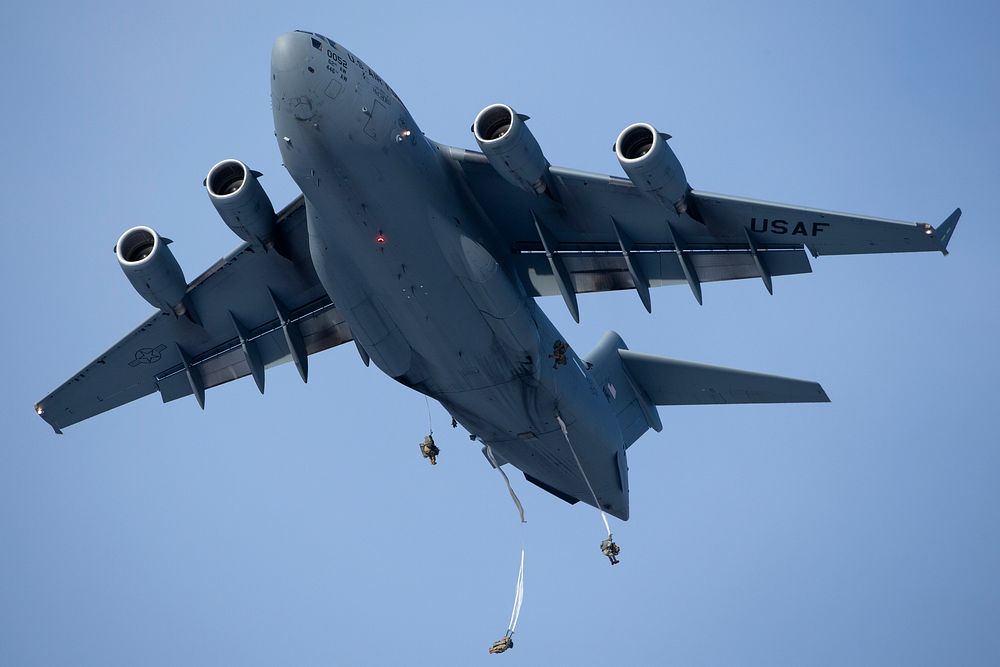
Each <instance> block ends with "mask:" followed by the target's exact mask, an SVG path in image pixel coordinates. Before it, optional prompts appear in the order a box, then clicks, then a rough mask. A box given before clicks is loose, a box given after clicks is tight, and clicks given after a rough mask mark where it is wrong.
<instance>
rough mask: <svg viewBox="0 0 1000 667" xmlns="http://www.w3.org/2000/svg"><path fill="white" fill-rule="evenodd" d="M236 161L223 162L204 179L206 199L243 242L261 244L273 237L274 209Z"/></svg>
mask: <svg viewBox="0 0 1000 667" xmlns="http://www.w3.org/2000/svg"><path fill="white" fill-rule="evenodd" d="M258 176H260V172H256V171H252V170H251V169H249V168H248V167H247V166H246V165H245V164H243V163H242V162H240V161H239V160H223V161H222V162H219V163H218V164H216V165H215V166H214V167H212V168H211V169H210V170H209V172H208V176H206V177H205V188H206V189H207V190H208V197H209V199H211V200H212V204H214V205H215V210H216V211H218V212H219V215H220V216H222V219H223V220H224V221H225V222H226V224H227V225H229V228H230V229H231V230H233V232H235V233H236V235H237V236H239V237H240V238H241V239H243V240H244V241H247V242H248V243H258V244H260V245H263V244H264V242H265V241H268V240H269V239H270V238H271V236H272V235H273V234H274V229H275V217H274V206H272V205H271V200H270V199H269V198H268V196H267V193H266V192H264V188H262V187H261V185H260V182H259V181H258V180H257V177H258Z"/></svg>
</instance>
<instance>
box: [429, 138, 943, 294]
mask: <svg viewBox="0 0 1000 667" xmlns="http://www.w3.org/2000/svg"><path fill="white" fill-rule="evenodd" d="M439 149H440V150H441V151H442V152H443V153H444V154H445V155H447V156H448V157H449V158H450V159H451V161H452V164H453V165H454V166H455V169H456V171H457V172H458V173H459V174H460V175H461V176H462V178H463V180H464V181H465V183H466V184H467V185H468V188H469V191H470V192H471V194H472V195H473V196H474V197H475V199H476V200H477V201H478V202H479V204H480V206H481V207H482V209H483V211H484V212H485V213H486V215H487V216H488V217H489V218H490V219H491V220H492V221H493V223H494V224H495V226H496V227H497V229H498V230H499V232H500V234H501V235H502V236H503V237H504V238H505V239H507V241H508V242H509V243H510V248H511V251H512V255H511V261H512V263H513V265H514V268H515V271H516V272H517V273H518V274H519V275H520V276H521V277H522V280H523V282H524V284H525V286H526V289H528V291H529V292H532V290H533V294H534V295H535V296H538V295H547V294H556V293H558V292H557V291H553V288H554V287H556V286H557V284H556V283H555V282H554V281H553V280H552V276H551V271H550V269H548V268H547V267H546V266H545V265H544V264H545V263H546V261H545V258H544V256H543V257H542V258H541V260H539V259H538V258H535V257H532V256H531V255H532V254H534V253H535V252H538V251H541V250H542V249H543V248H542V243H541V242H540V240H539V238H538V234H537V231H536V226H535V224H534V223H533V219H535V218H537V219H538V220H540V221H541V222H542V223H543V224H544V226H545V228H546V229H547V230H548V232H549V234H550V236H551V239H550V241H551V244H552V245H553V247H552V248H551V250H552V251H554V252H556V253H558V255H559V256H560V259H561V262H562V263H563V264H564V265H565V266H566V267H567V269H568V270H569V272H570V274H571V276H572V282H573V284H574V285H575V287H576V291H577V292H582V293H585V292H596V291H605V290H617V289H631V288H632V287H633V279H632V277H631V276H630V275H629V274H628V267H627V266H626V264H625V262H624V260H623V259H622V258H620V257H611V258H604V257H599V255H601V254H607V255H616V254H617V255H619V256H620V253H621V249H622V248H621V245H620V242H621V238H622V237H625V238H628V239H629V244H630V246H631V247H630V248H629V250H630V251H632V250H634V251H636V252H638V253H641V255H645V253H652V254H654V255H655V256H654V258H652V259H651V258H649V257H645V256H641V255H640V259H639V263H640V264H641V265H642V268H643V270H647V269H648V271H647V272H646V273H644V274H643V275H645V277H646V278H647V279H648V281H649V284H650V286H658V285H673V284H682V283H689V284H691V283H692V281H689V280H687V279H686V278H685V276H684V275H683V271H682V269H681V266H680V262H679V261H678V256H677V253H676V252H675V249H676V247H677V246H678V245H679V246H680V248H681V251H682V252H683V256H684V257H689V254H688V253H694V254H691V255H690V259H691V265H693V267H694V273H696V274H697V281H696V282H712V281H719V280H737V279H741V278H755V277H761V278H763V279H764V284H765V285H766V286H767V287H768V290H769V291H770V290H771V286H770V276H778V275H789V274H795V273H808V272H810V271H811V269H810V268H809V266H808V260H807V259H806V257H805V255H804V253H802V252H799V253H798V254H781V255H778V254H777V253H778V252H779V251H802V250H803V249H808V250H809V251H810V252H811V253H812V254H813V255H814V256H819V255H842V254H867V253H891V252H918V251H929V250H935V251H940V252H946V246H947V243H948V241H949V240H950V238H951V235H952V233H953V231H954V229H955V224H956V223H957V221H958V216H959V215H960V214H961V211H959V210H957V209H956V211H955V212H954V213H953V214H952V215H951V216H950V217H949V218H948V219H947V220H945V222H943V223H942V224H941V225H939V226H938V227H937V228H934V227H933V226H931V225H929V224H926V223H916V222H904V221H898V220H887V219H883V218H873V217H866V216H858V215H851V214H847V213H836V212H833V211H822V210H819V209H811V208H805V207H798V206H789V205H785V204H775V203H772V202H765V201H758V200H753V199H744V198H740V197H733V196H729V195H719V194H712V193H707V192H698V191H692V192H690V193H689V195H688V197H689V207H688V213H684V214H677V213H676V212H675V211H673V210H667V209H665V208H664V207H662V206H660V205H659V204H657V203H656V202H654V201H652V200H651V199H649V198H647V197H644V196H642V194H641V193H639V192H638V191H637V190H636V188H635V187H634V186H633V185H632V183H631V181H629V180H627V179H623V178H616V177H613V176H606V175H603V174H595V173H587V172H583V171H577V170H574V169H566V168H563V167H552V168H551V169H550V175H551V177H552V183H553V185H554V189H555V191H556V193H557V196H555V197H552V198H549V197H538V196H536V195H533V194H531V193H528V192H524V191H521V190H519V189H517V188H515V187H513V186H511V185H510V184H509V183H507V182H506V181H504V180H503V179H502V178H501V177H500V176H499V175H498V174H497V173H496V171H494V170H493V168H492V167H490V165H489V161H488V160H487V159H486V157H485V156H483V155H482V154H480V153H477V152H475V151H468V150H465V149H461V148H453V147H450V146H439ZM727 252H735V253H736V255H735V256H729V255H727V254H726V253H727ZM754 252H757V253H758V257H759V258H760V259H762V264H763V268H764V269H765V270H766V271H767V272H768V273H769V275H765V276H762V275H761V267H756V266H755V263H754V262H753V253H754ZM698 253H712V254H710V255H709V254H704V255H699V254H698ZM575 255H578V256H579V257H575ZM632 257H633V258H635V257H636V254H633V255H632ZM695 287H696V285H695ZM693 289H694V287H693Z"/></svg>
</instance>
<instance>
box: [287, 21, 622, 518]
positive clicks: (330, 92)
mask: <svg viewBox="0 0 1000 667" xmlns="http://www.w3.org/2000/svg"><path fill="white" fill-rule="evenodd" d="M271 68H272V80H271V86H272V88H271V95H272V105H273V111H274V124H275V131H276V136H277V139H278V146H279V148H280V150H281V155H282V158H283V161H284V165H285V167H286V168H287V169H288V172H289V174H290V175H291V176H292V178H293V179H294V180H295V182H296V183H297V185H298V186H299V188H300V189H301V190H302V193H303V194H304V197H305V202H306V208H307V216H308V228H309V246H310V253H311V256H312V261H313V264H314V265H315V269H316V273H317V275H318V276H319V278H320V280H321V282H322V284H323V286H324V288H325V289H326V291H327V292H328V294H329V295H330V297H331V299H332V300H333V302H334V303H335V305H336V307H337V309H338V311H340V312H341V313H342V314H343V316H344V317H345V318H346V320H347V322H348V323H349V324H350V326H351V331H352V333H353V335H354V339H355V341H356V342H357V344H358V346H359V347H360V348H361V349H362V350H364V352H365V353H366V354H367V355H368V356H369V357H370V358H371V360H372V362H373V363H375V365H376V366H378V368H379V369H381V370H382V371H383V372H385V373H386V374H387V375H389V376H390V377H392V378H394V379H396V380H398V381H399V382H401V383H403V384H405V385H406V386H409V387H412V388H413V389H416V390H417V391H419V392H421V393H423V394H425V395H427V396H430V397H432V398H434V399H436V400H438V401H439V402H440V403H441V404H442V405H443V406H444V407H445V409H447V410H448V411H449V412H450V413H451V414H452V416H454V417H455V419H456V420H457V421H458V422H459V423H461V424H462V426H463V427H464V428H466V429H467V430H468V431H469V432H470V433H471V434H473V435H474V436H477V437H478V438H479V439H480V440H481V441H482V442H484V443H486V444H489V445H490V446H491V447H492V449H493V450H494V452H495V453H496V454H497V455H498V456H500V457H502V458H503V459H506V460H507V461H509V462H510V463H512V464H513V465H515V466H516V467H518V468H520V469H521V470H522V471H524V472H525V473H526V474H528V475H530V476H532V477H534V478H535V479H537V480H539V481H541V482H543V483H544V484H546V485H548V486H551V487H554V488H555V489H559V490H561V491H562V492H564V493H566V494H569V495H571V496H573V497H575V498H578V499H580V500H582V501H584V502H587V503H591V504H593V502H592V497H591V494H590V491H589V490H588V489H587V486H586V482H585V481H584V479H583V477H582V476H581V475H580V473H579V467H578V466H577V463H576V461H575V459H574V457H573V452H572V451H571V450H570V448H569V447H568V446H567V443H566V440H565V439H564V437H563V434H562V432H561V430H560V427H559V424H558V422H557V419H556V416H557V415H559V416H560V417H561V418H562V420H563V421H564V422H565V423H566V425H567V426H568V431H569V437H570V439H571V440H572V444H573V449H574V450H575V452H576V454H577V455H578V457H579V459H580V463H581V465H582V466H583V468H584V470H585V471H586V475H587V478H588V479H589V481H590V483H591V485H592V486H593V489H594V493H595V494H596V495H597V497H598V502H599V503H600V505H601V506H602V508H603V509H605V510H607V511H608V512H609V513H611V514H613V515H615V516H618V517H620V518H627V517H628V481H627V467H626V466H625V465H624V461H625V458H624V440H623V437H622V434H621V432H620V430H619V427H618V423H617V421H616V418H615V415H614V413H613V411H612V409H611V406H610V405H609V401H608V399H607V397H606V396H605V394H604V392H603V391H602V389H601V388H600V387H598V386H597V384H596V383H595V381H594V378H593V377H592V376H591V374H590V373H589V372H588V368H587V364H586V362H584V361H583V360H582V359H580V358H579V357H578V356H577V355H576V353H575V352H574V351H573V350H572V349H571V348H570V349H568V350H567V351H566V358H565V363H558V361H559V360H557V359H556V358H555V356H554V355H553V352H554V346H555V345H556V344H557V342H560V341H563V340H564V339H563V337H562V336H561V335H560V334H559V332H558V331H557V330H556V328H555V327H554V326H553V325H552V323H551V322H550V321H549V319H548V318H547V317H546V316H545V314H544V313H543V312H542V311H541V309H540V308H539V307H538V306H537V305H536V304H535V302H534V300H533V299H532V298H530V297H528V296H527V294H526V292H525V290H524V288H523V287H522V286H521V284H520V283H519V281H518V279H517V278H516V277H515V275H514V273H513V271H512V270H511V268H510V266H508V263H507V260H506V258H507V257H508V256H509V254H510V249H509V248H508V247H507V246H506V245H505V244H504V242H503V241H501V240H500V236H499V234H497V233H496V232H495V228H494V226H493V223H492V221H490V220H489V218H488V217H487V216H486V215H485V214H484V212H483V211H482V209H481V208H480V207H479V205H478V203H477V202H476V200H475V198H474V197H473V196H472V195H471V193H470V192H469V191H468V190H467V188H466V187H465V186H464V184H463V182H462V181H461V179H459V178H458V177H457V174H456V173H454V171H453V167H452V165H451V163H450V162H449V161H448V159H447V157H446V156H445V155H444V154H443V153H442V151H441V149H440V148H439V147H438V145H437V144H435V143H433V142H431V141H429V140H428V139H426V138H425V137H424V135H423V133H422V132H421V131H420V129H419V127H418V126H417V124H416V122H415V121H414V120H413V118H412V117H411V116H410V113H409V112H408V111H407V109H406V107H405V106H404V105H403V103H402V102H401V101H400V100H399V98H398V97H397V96H396V94H395V93H394V92H393V91H392V89H391V88H390V87H389V86H388V85H387V84H386V83H385V82H384V81H383V80H382V79H381V77H379V76H378V74H376V73H375V72H374V71H373V70H372V69H371V68H370V67H368V66H367V65H366V64H365V63H364V62H362V61H361V60H360V59H359V58H357V57H356V56H354V55H353V54H351V53H350V52H349V51H347V50H346V49H344V48H343V47H342V46H340V45H339V44H336V43H334V42H332V41H331V40H328V39H326V38H323V37H321V36H319V35H314V34H310V33H305V32H294V33H287V34H285V35H282V36H281V37H279V38H278V40H277V41H276V42H275V45H274V49H273V52H272V61H271ZM525 215H530V212H529V211H525Z"/></svg>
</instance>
